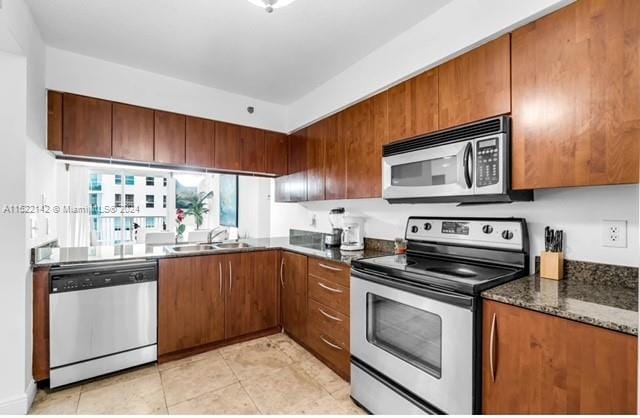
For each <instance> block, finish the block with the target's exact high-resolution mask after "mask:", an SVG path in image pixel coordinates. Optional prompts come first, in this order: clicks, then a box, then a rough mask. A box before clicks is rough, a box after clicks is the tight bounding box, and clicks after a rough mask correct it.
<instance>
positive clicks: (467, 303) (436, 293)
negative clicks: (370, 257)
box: [351, 268, 476, 311]
mask: <svg viewBox="0 0 640 418" xmlns="http://www.w3.org/2000/svg"><path fill="white" fill-rule="evenodd" d="M351 275H352V276H353V277H355V278H358V279H363V280H368V281H370V282H373V283H378V284H381V285H384V286H389V287H393V288H395V289H398V290H403V291H405V292H409V293H414V294H417V295H420V296H424V297H428V298H431V299H434V300H438V301H440V302H444V303H448V304H450V305H454V306H458V307H461V308H466V309H469V310H471V311H473V310H475V307H476V303H475V299H474V297H473V296H466V295H461V294H458V293H454V292H450V291H447V290H444V289H437V288H434V287H432V286H427V285H418V284H415V283H412V282H409V281H407V280H405V279H402V278H399V277H391V276H389V275H387V274H384V273H381V272H377V271H376V272H373V271H371V270H367V271H366V272H365V271H362V270H355V269H353V268H352V269H351Z"/></svg>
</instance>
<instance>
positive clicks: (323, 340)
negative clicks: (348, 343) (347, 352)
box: [320, 335, 342, 351]
mask: <svg viewBox="0 0 640 418" xmlns="http://www.w3.org/2000/svg"><path fill="white" fill-rule="evenodd" d="M320 339H321V340H322V342H323V343H325V344H326V345H328V346H329V347H332V348H335V349H336V350H340V351H342V347H340V346H339V345H336V344H334V343H332V342H331V341H327V340H325V339H324V337H323V336H322V335H321V336H320Z"/></svg>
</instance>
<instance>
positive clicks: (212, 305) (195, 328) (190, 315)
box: [158, 256, 226, 355]
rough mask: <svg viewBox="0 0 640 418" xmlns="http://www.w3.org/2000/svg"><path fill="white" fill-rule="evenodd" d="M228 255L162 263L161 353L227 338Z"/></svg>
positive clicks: (159, 319)
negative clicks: (224, 270)
mask: <svg viewBox="0 0 640 418" xmlns="http://www.w3.org/2000/svg"><path fill="white" fill-rule="evenodd" d="M225 258H226V257H225V256H201V257H181V258H167V259H163V260H160V265H159V279H158V354H159V355H163V354H167V353H171V352H175V351H180V350H185V349H189V348H192V347H197V346H200V345H204V344H210V343H213V342H216V341H221V340H223V339H224V338H225V326H224V325H225V289H226V281H225V280H223V275H222V272H221V269H222V265H223V263H224V261H225Z"/></svg>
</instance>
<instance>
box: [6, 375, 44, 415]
mask: <svg viewBox="0 0 640 418" xmlns="http://www.w3.org/2000/svg"><path fill="white" fill-rule="evenodd" d="M36 391H37V387H36V382H34V381H33V380H32V381H31V383H29V386H27V389H26V390H25V392H24V393H23V394H22V395H20V396H17V397H15V398H11V399H4V400H0V415H25V414H27V412H29V408H31V404H32V403H33V399H34V398H35V397H36Z"/></svg>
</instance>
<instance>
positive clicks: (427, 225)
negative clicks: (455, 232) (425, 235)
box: [424, 222, 431, 231]
mask: <svg viewBox="0 0 640 418" xmlns="http://www.w3.org/2000/svg"><path fill="white" fill-rule="evenodd" d="M430 229H431V224H430V223H429V222H426V223H425V224H424V230H425V231H429V230H430Z"/></svg>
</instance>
